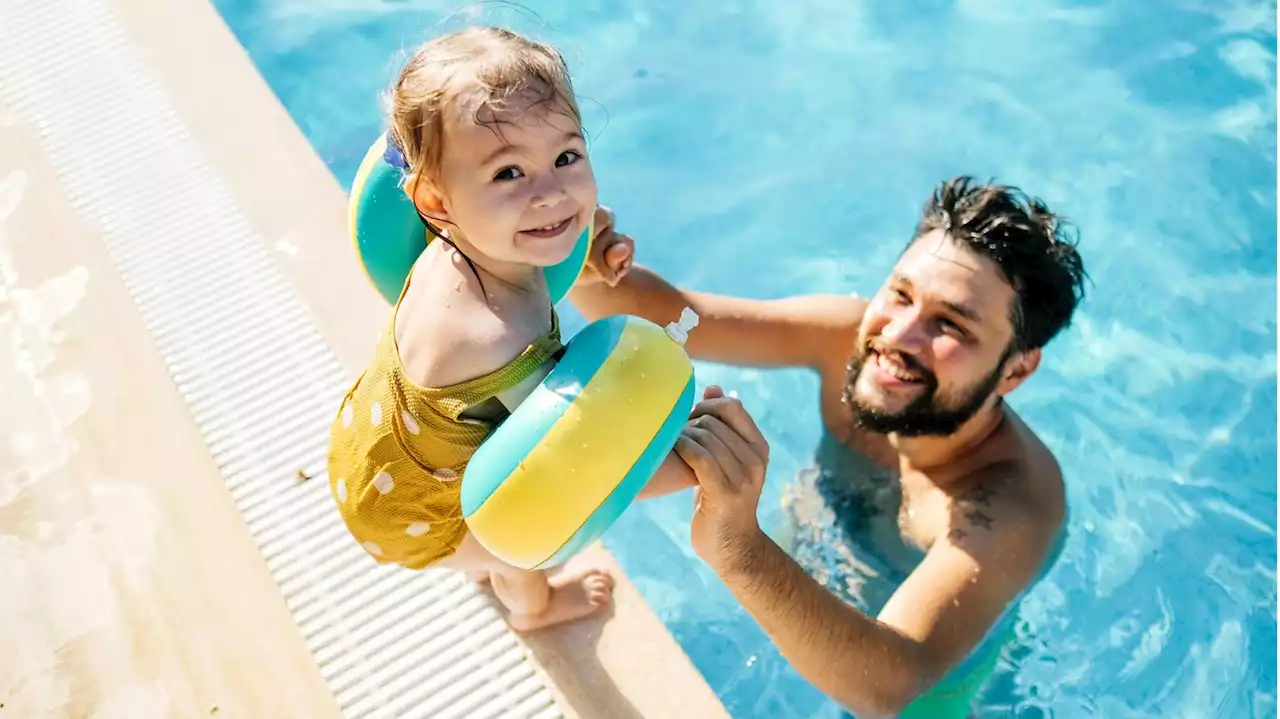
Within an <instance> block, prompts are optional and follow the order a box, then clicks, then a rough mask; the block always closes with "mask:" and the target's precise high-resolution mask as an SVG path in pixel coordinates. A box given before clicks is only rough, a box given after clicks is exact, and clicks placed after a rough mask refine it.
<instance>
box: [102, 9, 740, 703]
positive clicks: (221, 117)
mask: <svg viewBox="0 0 1280 719" xmlns="http://www.w3.org/2000/svg"><path fill="white" fill-rule="evenodd" d="M116 7H117V8H118V11H119V17H120V19H121V21H122V23H123V25H124V27H125V31H126V32H127V33H128V34H129V35H130V36H131V38H132V39H133V40H134V43H135V45H136V46H137V47H138V48H139V50H140V51H141V52H143V53H144V54H145V55H146V56H147V57H148V59H149V61H150V66H151V68H152V70H153V71H154V72H155V73H156V76H157V77H158V78H159V80H160V82H161V84H162V85H163V87H164V89H165V90H166V91H167V93H168V94H169V96H170V97H171V99H172V101H173V103H174V105H175V106H176V107H177V110H178V112H179V113H180V115H181V119H182V121H183V124H184V125H185V126H186V127H187V128H189V130H190V131H191V133H192V135H193V136H194V139H195V141H196V142H197V143H199V144H200V145H201V146H202V147H203V148H204V149H205V151H206V154H207V156H208V157H209V158H210V161H211V162H212V163H213V164H214V166H215V167H216V169H217V171H218V174H219V175H220V176H221V177H222V178H224V180H225V181H226V183H227V185H228V187H229V188H230V190H231V192H232V193H233V195H234V196H235V199H236V200H237V202H238V203H239V205H240V207H241V208H242V209H243V211H244V212H245V214H246V215H247V216H248V217H249V218H250V219H251V221H252V222H253V224H254V225H255V226H256V228H257V229H258V231H259V234H260V235H261V236H262V237H264V238H267V239H268V241H269V242H270V244H271V247H268V248H267V249H268V250H269V251H270V252H271V254H272V257H273V260H274V261H275V263H276V264H277V266H278V267H279V269H280V270H281V271H282V272H283V274H284V275H285V276H286V277H287V279H288V280H289V281H290V283H291V284H292V286H293V288H294V289H295V291H296V292H297V293H298V295H299V296H300V297H301V298H302V300H303V302H304V304H305V305H306V306H307V308H308V310H309V311H310V314H311V316H312V319H314V321H315V323H316V326H317V329H318V330H319V332H320V334H321V335H322V337H323V338H324V340H325V341H326V342H327V344H328V345H329V347H330V348H332V350H333V352H334V353H335V354H336V355H337V357H338V359H339V361H340V362H341V364H342V366H343V367H344V368H345V369H346V370H347V371H348V372H352V373H354V372H358V371H359V369H360V368H361V367H362V366H363V364H364V363H365V362H366V361H367V359H368V357H369V352H370V351H371V349H372V343H373V341H374V339H375V337H376V335H377V333H378V332H379V331H380V329H381V326H382V322H383V320H384V319H385V317H386V313H387V309H386V305H385V303H384V301H383V300H382V299H381V297H380V296H379V295H378V294H377V293H376V292H375V291H374V289H373V288H372V287H371V286H370V285H369V283H368V282H367V281H366V280H365V278H364V276H363V275H362V274H361V272H360V269H359V267H358V265H357V263H356V258H355V253H354V249H353V248H352V246H351V244H350V241H349V240H348V238H347V236H346V209H347V197H346V195H345V193H344V192H343V191H342V189H341V187H340V186H339V185H338V183H337V181H336V180H335V179H334V178H333V177H332V174H331V173H330V172H329V170H328V168H327V167H326V166H325V164H324V162H323V161H322V160H321V158H320V157H318V155H317V154H316V152H315V150H314V149H313V148H312V146H311V145H310V143H309V142H308V141H307V139H306V138H305V136H304V135H303V134H302V132H301V131H300V130H299V129H298V127H297V125H296V123H295V122H294V120H293V119H292V118H291V117H290V116H289V114H288V112H287V111H286V110H285V108H284V107H283V106H282V105H281V103H280V102H279V101H278V99H277V98H276V97H275V95H274V94H273V93H272V91H271V90H270V88H269V87H268V86H267V84H266V82H265V81H264V79H263V78H262V77H261V75H260V73H259V72H258V70H257V68H256V67H255V66H254V64H253V62H252V60H251V59H250V58H249V57H248V55H247V53H246V52H245V51H244V49H243V48H242V46H241V45H240V44H239V42H238V41H237V40H236V38H235V37H234V35H233V34H232V33H231V31H230V30H229V29H228V27H227V25H226V23H225V22H224V21H223V19H222V18H221V16H220V15H219V14H218V12H217V10H216V8H214V7H213V6H212V5H211V4H210V3H209V2H207V1H206V0H175V1H174V2H170V3H163V4H159V5H156V4H152V3H148V2H146V0H117V2H116ZM590 551H591V552H592V553H593V554H594V555H595V556H596V557H597V558H598V559H599V560H600V561H601V562H604V563H607V564H609V565H610V566H611V567H612V568H613V570H614V572H615V573H616V574H617V576H618V579H619V582H618V587H617V590H616V609H615V610H614V612H613V613H612V615H611V616H608V617H605V618H602V619H598V620H593V621H586V622H580V623H577V624H575V625H572V626H569V627H564V628H561V629H558V630H552V631H547V632H543V633H540V634H537V635H533V636H529V637H523V638H520V641H521V643H522V644H523V645H524V646H525V647H526V648H527V649H528V652H529V654H530V655H531V656H532V657H533V658H534V663H535V665H536V666H537V668H538V670H539V671H540V672H541V673H542V674H543V675H544V677H547V678H549V679H550V681H549V682H548V683H549V685H550V686H551V687H552V689H553V692H554V693H555V694H557V698H558V699H559V700H560V702H561V705H562V708H563V709H564V710H565V711H566V712H569V713H572V714H576V715H578V716H582V717H597V716H608V717H627V716H641V717H669V716H670V717H674V716H681V717H683V716H697V717H707V718H708V719H710V718H711V717H716V716H728V714H727V712H726V711H725V710H724V708H723V706H722V705H721V703H720V702H719V700H718V699H717V698H716V696H715V694H714V693H713V692H712V691H711V689H710V687H709V686H708V685H707V683H706V681H705V680H704V679H703V678H702V676H701V675H700V674H699V673H698V672H697V670H696V669H695V668H694V666H693V664H692V662H691V661H690V659H689V658H688V656H687V655H686V654H685V653H684V651H683V650H682V649H681V648H680V646H679V645H678V644H677V643H676V641H675V639H674V638H673V637H672V636H671V634H670V632H669V631H668V630H667V628H666V627H665V625H663V624H662V622H661V621H660V620H658V618H657V617H656V616H655V615H654V614H653V612H652V610H651V609H650V608H649V607H648V606H647V604H645V602H644V600H643V599H642V598H641V597H640V595H639V593H638V592H637V591H636V589H635V587H634V586H633V585H632V584H631V582H630V581H629V580H628V579H627V578H626V576H625V574H624V573H623V572H622V570H621V569H620V568H619V567H618V566H617V564H616V562H615V561H614V560H613V559H612V557H611V556H609V554H608V552H607V551H606V550H604V549H603V548H602V547H601V546H599V544H597V545H595V546H593V547H592V549H591V550H590Z"/></svg>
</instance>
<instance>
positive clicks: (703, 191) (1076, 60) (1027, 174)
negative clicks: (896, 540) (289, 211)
mask: <svg viewBox="0 0 1280 719" xmlns="http://www.w3.org/2000/svg"><path fill="white" fill-rule="evenodd" d="M216 4H217V5H218V7H219V9H220V10H221V11H222V12H223V13H224V15H225V16H226V17H227V19H228V21H229V23H230V24H231V26H232V28H233V29H234V30H235V32H236V33H237V35H238V36H239V37H240V39H241V41H242V42H244V44H245V45H246V46H247V48H248V49H249V51H250V52H251V54H252V56H253V58H254V60H255V61H256V62H257V64H258V66H259V67H260V68H261V69H262V71H263V73H264V75H265V76H266V78H267V80H268V81H269V82H270V84H271V85H272V87H273V88H274V89H275V91H276V92H277V94H278V95H279V96H280V97H281V99H282V100H283V102H284V103H285V105H286V106H287V107H288V109H289V111H290V112H291V113H292V115H293V117H294V118H295V119H296V120H297V122H298V123H299V125H300V126H301V127H302V128H303V130H304V131H305V132H306V133H307V135H308V137H309V138H310V140H311V141H312V143H313V144H314V146H315V147H316V148H317V150H318V152H319V153H320V154H321V156H322V157H323V158H324V159H325V160H326V161H327V162H328V163H329V165H330V167H332V168H333V171H334V172H335V174H336V175H337V176H338V178H339V179H340V180H341V181H342V182H343V183H344V184H348V183H349V182H350V179H351V176H352V174H353V172H354V169H355V166H356V164H357V163H358V162H359V160H360V158H361V157H362V156H363V153H364V151H365V149H366V148H367V147H368V144H369V142H370V141H371V139H372V138H373V136H374V135H375V133H376V132H377V131H378V129H379V124H380V120H379V116H378V106H377V95H378V93H379V92H381V90H382V89H383V87H384V85H385V83H386V82H387V81H388V80H389V78H391V77H392V74H393V72H394V67H395V65H394V63H395V60H396V58H395V57H393V54H394V53H396V52H398V51H401V50H402V49H404V48H406V47H410V46H411V45H412V44H414V43H416V42H417V41H419V40H421V39H423V38H424V37H425V36H426V34H427V33H429V32H432V31H434V30H435V29H437V28H440V27H455V26H456V24H457V19H456V18H454V19H450V20H447V21H446V20H444V16H445V13H447V12H448V11H449V10H451V9H453V8H455V7H457V5H454V4H452V3H445V2H434V1H428V0H418V1H416V2H390V1H384V2H374V1H371V0H362V1H356V0H349V1H344V2H335V1H333V0H326V1H325V2H320V3H310V2H299V1H297V0H288V1H286V0H218V1H217V3H216ZM525 5H526V6H527V7H529V8H530V9H532V10H533V11H535V12H536V13H537V15H538V16H539V17H540V18H541V19H542V20H543V21H544V22H545V27H540V26H539V25H538V24H537V23H536V22H535V21H534V20H532V19H530V16H529V15H528V14H526V13H522V12H518V11H503V12H496V11H495V12H496V14H492V15H489V16H488V18H489V19H491V20H495V21H498V22H501V23H504V24H509V25H515V26H516V27H518V28H522V29H525V30H530V29H532V30H534V31H535V32H536V34H537V35H538V36H539V37H542V38H545V39H549V40H551V41H553V42H555V43H556V44H557V45H558V46H560V47H561V48H562V49H563V51H564V52H565V54H566V55H567V57H568V58H569V61H570V64H571V66H572V69H573V71H574V77H575V84H576V86H577V88H578V90H579V92H580V94H581V95H582V98H583V100H582V105H583V111H584V113H585V115H586V119H587V124H588V130H589V131H590V133H591V138H592V153H593V163H594V165H595V167H596V172H597V176H598V177H599V179H600V183H601V197H602V199H603V201H604V202H606V203H607V204H609V205H611V206H612V207H613V208H614V209H615V210H616V211H617V214H618V223H619V227H620V228H621V229H623V230H624V231H626V232H628V233H629V234H631V235H633V236H634V237H636V238H637V242H638V247H639V257H640V260H641V261H642V262H644V263H647V264H649V265H651V266H654V267H656V268H657V269H659V270H660V271H662V272H663V273H664V274H665V275H666V276H667V277H668V278H669V279H671V280H673V281H675V282H677V283H679V284H682V285H688V286H692V287H696V288H698V289H703V290H711V291H721V292H730V293H735V294H742V295H748V296H753V297H778V296H783V295H788V294H794V293H803V292H841V293H847V292H855V291H856V292H859V293H862V294H868V293H871V292H873V291H874V290H875V288H876V286H877V284H878V283H879V281H880V280H881V279H882V278H883V276H884V274H885V272H886V271H887V269H888V268H889V267H890V266H891V264H892V262H893V261H894V259H895V258H896V255H897V253H898V251H899V250H900V249H901V247H902V243H903V242H904V241H905V240H906V239H907V238H908V236H909V235H910V232H911V228H912V226H913V225H914V222H915V214H916V212H917V211H918V208H919V206H920V204H921V202H922V201H923V199H924V198H925V196H926V194H927V193H928V191H929V190H930V189H931V187H932V185H933V184H934V183H936V182H937V181H938V180H940V179H942V178H944V177H946V176H949V175H952V174H957V173H970V174H975V175H977V176H979V177H984V178H985V177H991V176H994V177H996V178H998V179H1001V180H1004V181H1007V182H1011V183H1014V184H1018V185H1020V186H1022V187H1023V188H1024V189H1026V190H1027V191H1029V192H1031V193H1032V194H1035V195H1039V196H1041V197H1043V198H1045V199H1046V200H1047V201H1048V202H1049V204H1050V205H1051V206H1052V207H1053V208H1055V209H1056V210H1059V211H1061V212H1063V213H1065V214H1067V215H1068V216H1069V217H1071V218H1072V219H1073V220H1074V222H1075V224H1076V225H1077V226H1078V227H1079V229H1080V233H1081V238H1082V244H1081V251H1082V253H1083V254H1084V257H1085V261H1086V267H1087V269H1088V271H1089V273H1090V276H1091V278H1092V285H1091V286H1090V287H1089V295H1088V297H1087V299H1086V301H1085V303H1084V305H1083V308H1082V310H1081V313H1080V314H1079V315H1078V316H1077V320H1076V322H1075V324H1074V326H1073V327H1072V328H1071V329H1070V331H1068V332H1067V333H1066V334H1065V335H1064V336H1062V337H1061V338H1059V339H1058V340H1056V341H1055V342H1054V343H1053V344H1052V345H1051V346H1050V347H1049V348H1048V350H1047V352H1046V355H1045V361H1044V363H1043V364H1042V366H1041V368H1040V370H1039V371H1038V373H1037V374H1036V375H1035V376H1034V377H1033V378H1032V380H1031V381H1029V382H1028V383H1027V384H1026V385H1025V386H1024V387H1023V388H1021V389H1019V390H1018V392H1017V393H1015V395H1014V396H1013V397H1012V398H1011V401H1012V404H1013V405H1014V406H1015V407H1016V408H1017V409H1018V410H1019V411H1020V412H1021V413H1022V414H1023V415H1024V416H1025V417H1026V418H1027V419H1028V421H1029V422H1030V423H1031V424H1032V426H1033V427H1035V428H1036V429H1037V430H1038V431H1040V432H1041V434H1042V436H1043V437H1044V438H1045V439H1046V441H1047V442H1048V443H1049V445H1050V446H1051V447H1052V448H1053V449H1054V451H1055V452H1056V453H1057V454H1058V456H1059V457H1060V459H1061V460H1062V463H1063V465H1064V467H1065V468H1066V470H1067V477H1068V482H1069V485H1070V500H1071V503H1072V505H1071V529H1072V536H1071V540H1070V542H1069V543H1068V545H1067V547H1066V549H1065V551H1064V554H1063V557H1062V559H1061V561H1060V562H1059V564H1058V566H1057V567H1056V569H1055V570H1054V571H1053V572H1052V573H1051V574H1050V575H1049V576H1048V578H1047V579H1046V580H1045V581H1044V582H1043V583H1042V584H1041V585H1040V586H1039V587H1038V588H1037V589H1036V590H1035V591H1033V592H1032V593H1031V595H1030V596H1028V598H1027V599H1026V600H1025V602H1024V606H1023V611H1022V622H1021V624H1020V626H1019V639H1018V642H1017V643H1016V645H1015V646H1013V647H1010V648H1009V649H1008V650H1007V651H1006V653H1005V657H1004V662H1003V664H1002V668H1001V670H1000V671H999V672H998V674H997V676H996V678H995V679H994V680H993V682H992V684H991V686H990V688H989V689H988V691H987V692H986V695H985V696H984V697H983V700H982V702H983V704H982V710H981V711H980V712H979V713H980V714H981V715H988V714H990V715H995V716H1005V715H1016V716H1028V717H1039V716H1046V715H1051V716H1058V717H1075V716H1105V717H1108V718H1111V717H1116V718H1120V717H1174V716H1179V717H1181V716H1187V717H1192V716H1194V717H1201V716H1205V717H1208V716H1221V717H1233V718H1234V717H1247V716H1268V715H1270V716H1274V714H1275V706H1276V701H1275V696H1274V685H1275V681H1276V659H1275V654H1274V652H1273V647H1274V646H1275V641H1276V616H1275V607H1276V577H1275V566H1276V564H1275V562H1276V553H1275V540H1276V525H1275V516H1276V469H1275V464H1274V457H1275V451H1276V434H1275V433H1276V317H1275V305H1274V304H1273V299H1274V298H1275V293H1276V275H1275V268H1276V234H1275V227H1276V225H1275V210H1276V202H1275V176H1276V162H1275V157H1276V121H1275V108H1276V93H1275V82H1276V78H1275V58H1276V54H1275V51H1276V37H1275V30H1274V28H1275V20H1276V12H1275V5H1274V3H1269V2H1262V1H1255V0H1249V1H1245V0H1237V1H1235V2H1223V1H1222V0H1212V1H1210V0H1176V1H1175V2H1172V3H1151V2H1147V1H1146V0H1110V1H1107V0H1093V1H1090V2H1084V1H1067V0H1017V1H1015V0H955V1H952V2H943V1H942V0H920V1H919V2H912V3H902V2H897V1H896V0H862V1H860V2H847V1H844V0H822V1H811V2H806V3H803V4H797V5H786V4H782V3H772V2H763V1H760V0H757V1H752V0H725V1H724V2H719V3H715V4H697V5H694V4H690V3H687V2H672V1H669V0H648V1H646V2H640V1H639V0H634V1H626V0H619V1H617V2H602V1H584V2H578V3H573V4H572V5H571V4H569V3H555V2H549V1H546V2H533V1H530V2H526V3H525ZM570 8H572V9H570ZM442 23H443V24H442ZM334 48H341V51H340V52H335V51H334ZM581 326H582V323H581V319H580V318H577V317H576V316H573V315H572V313H570V314H569V315H567V316H566V322H565V331H566V334H571V333H572V332H574V331H576V330H577V329H579V328H580V327H581ZM698 373H699V384H700V385H706V384H708V383H712V382H714V383H719V384H721V385H723V386H725V388H726V389H733V390H736V391H737V392H738V393H739V395H740V396H741V397H742V399H743V401H744V402H745V403H746V404H747V406H748V408H750V409H751V411H752V412H753V413H754V414H755V416H756V418H757V420H758V421H759V423H760V425H761V426H762V428H763V429H764V430H765V432H766V433H767V435H768V437H769V439H770V441H771V443H772V444H773V460H772V462H773V463H772V468H771V474H770V480H769V481H770V486H769V488H768V490H767V496H766V497H765V501H764V504H763V506H762V508H761V517H762V521H763V522H764V523H765V524H766V526H767V527H769V528H771V529H772V528H774V527H775V526H776V524H777V522H778V519H779V510H778V501H779V496H780V487H781V486H782V485H785V484H787V483H789V482H791V481H793V480H794V477H795V476H796V473H797V472H798V471H799V470H800V469H802V468H803V467H805V466H806V465H808V464H810V463H811V461H812V454H813V449H814V446H815V443H816V441H817V438H818V433H819V431H820V428H819V427H818V424H817V412H816V400H815V391H816V384H815V382H814V381H813V379H812V378H811V377H808V376H807V375H805V374H803V373H800V372H796V371H783V372H772V373H768V372H761V371H758V370H749V369H737V368H728V367H721V366H715V365H699V366H698ZM699 389H701V387H700V388H699ZM690 504H691V501H690V499H689V498H688V497H686V496H677V497H671V498H667V499H663V500H658V501H654V502H646V503H643V504H641V505H637V506H636V507H635V508H634V509H633V510H632V511H630V512H628V513H627V515H626V516H625V517H624V518H623V519H622V520H621V521H620V522H619V523H618V525H616V526H615V528H614V529H613V530H612V531H611V532H610V533H609V536H608V538H609V542H610V546H611V548H612V549H613V551H614V552H615V553H616V554H617V555H618V557H619V558H620V560H621V561H622V564H623V565H624V567H625V568H626V570H627V572H628V573H629V574H630V575H631V576H632V577H633V578H634V579H635V581H636V583H637V585H638V586H639V587H640V589H641V590H642V592H643V593H644V595H645V597H646V598H647V599H648V601H649V603H650V604H651V605H652V606H653V607H654V609H655V611H657V612H658V614H659V615H660V616H661V617H662V619H663V620H664V621H666V622H667V624H668V626H669V627H671V629H672V631H673V633H674V634H675V635H676V637H677V638H678V639H679V640H680V641H681V643H682V644H683V646H684V647H685V648H686V650H687V651H688V652H689V653H690V655H691V656H692V658H693V660H694V662H695V664H696V665H697V666H698V668H699V669H700V670H701V671H702V672H703V673H704V675H705V676H706V677H707V679H708V681H709V682H710V683H711V685H712V686H713V687H714V688H715V690H716V691H717V692H718V693H719V694H720V696H721V697H722V698H723V699H724V701H725V703H726V705H727V706H728V707H729V709H730V710H731V712H732V713H733V715H734V716H735V717H757V716H758V717H783V718H785V717H827V716H838V714H839V712H838V710H837V709H836V708H835V707H834V706H833V705H832V704H830V703H829V702H826V701H825V700H824V699H823V698H822V697H820V696H818V695H817V694H816V692H814V691H813V690H812V689H811V688H810V687H808V686H807V685H805V684H804V683H803V682H802V681H800V680H799V679H798V678H796V677H795V676H794V675H793V674H792V673H791V672H790V670H789V669H788V668H787V667H786V665H785V662H783V661H782V660H781V658H780V657H778V655H777V653H776V651H774V650H773V649H772V648H771V646H770V645H769V644H768V642H767V641H766V640H765V638H764V637H763V635H762V634H761V633H760V631H759V629H758V628H757V627H756V626H755V624H754V623H753V622H752V621H751V620H750V619H749V618H747V617H746V616H745V615H743V614H742V612H741V611H740V610H738V609H737V608H736V605H735V604H734V602H733V601H732V599H731V597H729V596H728V594H727V593H726V592H725V591H724V589H723V587H722V586H721V585H720V584H719V582H718V580H716V578H715V577H714V576H713V575H711V574H710V573H709V572H708V571H707V570H706V568H705V566H703V565H702V564H701V563H700V562H699V561H698V560H697V559H696V557H694V556H693V554H692V551H691V549H690V547H689V543H688V520H689V516H690V512H691V507H690Z"/></svg>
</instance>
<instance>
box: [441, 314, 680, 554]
mask: <svg viewBox="0 0 1280 719" xmlns="http://www.w3.org/2000/svg"><path fill="white" fill-rule="evenodd" d="M696 324H697V316H696V315H694V314H693V311H692V310H687V309H686V310H685V313H684V314H683V315H682V316H681V320H680V322H673V323H672V324H670V325H668V326H667V327H666V329H665V330H664V329H663V328H661V327H659V326H658V325H656V324H654V323H652V322H649V321H648V320H646V319H643V318H640V317H634V316H630V315H614V316H612V317H606V318H604V319H600V320H597V321H595V322H592V323H591V324H589V325H587V326H586V327H585V328H584V329H583V330H582V331H581V332H579V333H578V334H577V335H575V336H574V338H573V339H572V340H570V342H569V343H568V344H567V345H566V346H565V353H564V356H563V357H562V358H561V359H560V361H559V363H558V364H557V365H556V367H555V368H554V369H553V370H551V372H550V374H548V375H547V377H546V378H545V379H544V380H543V381H542V383H541V384H540V385H539V386H538V387H537V388H536V389H535V390H534V391H533V393H532V394H530V395H529V397H528V399H526V400H524V402H522V403H521V404H520V406H519V407H517V408H516V411H515V412H513V413H512V414H511V416H510V417H509V418H508V419H507V420H506V421H505V422H504V423H503V424H502V426H500V427H499V428H498V429H497V430H495V431H494V432H493V433H492V434H491V435H490V436H489V437H488V438H487V439H486V440H485V441H484V444H482V445H480V448H479V449H478V450H477V451H476V453H475V455H473V456H472V458H471V461H470V462H469V463H468V464H467V468H466V471H464V472H463V475H462V515H463V517H464V518H465V520H466V522H467V527H468V528H469V529H470V530H471V533H472V534H473V535H475V538H476V539H477V540H478V541H479V542H480V543H481V544H482V545H484V547H485V548H486V549H488V550H489V552H490V553H492V554H493V555H494V556H495V557H497V558H499V559H501V560H502V561H504V562H507V563H508V564H511V565H512V566H516V567H521V568H524V569H539V568H544V567H549V566H554V565H556V564H560V563H562V562H564V561H566V560H568V559H569V558H570V557H572V556H573V555H574V554H576V553H577V552H578V551H580V550H581V549H582V548H583V547H585V546H586V545H587V544H590V543H591V542H592V541H593V540H595V539H596V538H598V537H599V536H600V535H601V534H603V533H604V531H605V530H606V529H608V528H609V526H610V525H612V524H613V523H614V521H616V520H617V519H618V517H619V516H621V515H622V512H623V510H625V509H626V508H627V507H628V506H629V505H630V504H631V502H632V501H634V500H635V498H636V495H638V494H639V493H640V490H642V489H644V487H645V485H646V484H648V482H649V478H650V477H652V476H653V474H654V471H655V470H657V468H658V466H659V465H660V464H662V461H663V460H664V459H666V457H667V455H668V453H670V452H671V449H672V448H673V447H674V446H675V443H676V440H677V439H678V438H679V436H680V430H681V428H682V427H683V426H684V423H685V421H686V420H687V419H688V418H689V413H690V411H692V409H693V402H694V372H693V365H692V364H691V363H690V361H689V357H688V355H687V354H685V351H684V347H683V342H684V338H685V336H686V333H687V332H688V330H689V329H692V328H693V326H694V325H696Z"/></svg>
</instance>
